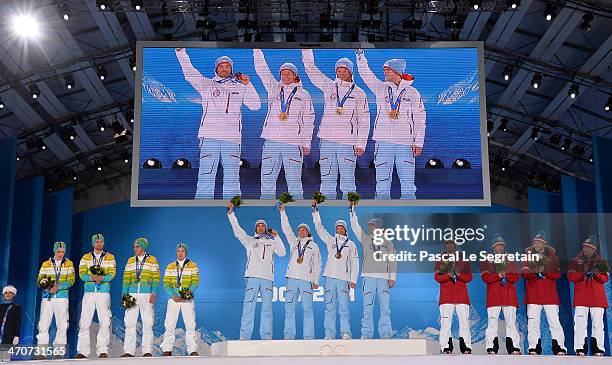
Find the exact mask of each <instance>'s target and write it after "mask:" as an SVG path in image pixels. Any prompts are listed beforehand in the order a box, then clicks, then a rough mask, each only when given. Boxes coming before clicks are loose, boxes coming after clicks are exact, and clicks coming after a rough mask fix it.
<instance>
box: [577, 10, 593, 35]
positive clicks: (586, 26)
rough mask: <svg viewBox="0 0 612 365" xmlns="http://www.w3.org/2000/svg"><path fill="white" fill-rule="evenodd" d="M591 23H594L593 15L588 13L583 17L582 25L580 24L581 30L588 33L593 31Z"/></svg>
mask: <svg viewBox="0 0 612 365" xmlns="http://www.w3.org/2000/svg"><path fill="white" fill-rule="evenodd" d="M591 21H593V14H591V13H586V14H584V15H583V16H582V23H580V29H582V30H584V31H585V32H588V31H590V30H591Z"/></svg>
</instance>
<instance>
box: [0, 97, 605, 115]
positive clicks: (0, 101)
mask: <svg viewBox="0 0 612 365" xmlns="http://www.w3.org/2000/svg"><path fill="white" fill-rule="evenodd" d="M3 107H4V105H3V104H2V99H0V109H2V108H3ZM610 107H612V96H609V97H608V102H607V103H606V105H604V110H605V111H607V112H609V111H610Z"/></svg>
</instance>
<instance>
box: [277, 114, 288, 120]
mask: <svg viewBox="0 0 612 365" xmlns="http://www.w3.org/2000/svg"><path fill="white" fill-rule="evenodd" d="M288 117H289V113H286V112H280V114H279V115H278V118H279V119H280V120H287V118H288Z"/></svg>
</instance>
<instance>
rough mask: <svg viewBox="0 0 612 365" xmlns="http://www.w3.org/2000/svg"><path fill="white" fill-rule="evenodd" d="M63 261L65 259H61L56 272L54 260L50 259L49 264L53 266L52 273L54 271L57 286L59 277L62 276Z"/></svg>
mask: <svg viewBox="0 0 612 365" xmlns="http://www.w3.org/2000/svg"><path fill="white" fill-rule="evenodd" d="M65 260H66V258H63V259H62V261H61V262H60V266H59V271H58V270H57V265H55V259H54V258H52V259H51V263H52V264H53V271H55V283H56V284H58V285H59V279H60V276H61V275H62V266H63V265H64V261H65Z"/></svg>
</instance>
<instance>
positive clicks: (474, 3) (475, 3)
mask: <svg viewBox="0 0 612 365" xmlns="http://www.w3.org/2000/svg"><path fill="white" fill-rule="evenodd" d="M470 6H471V7H472V9H474V10H478V9H480V7H481V6H482V0H470Z"/></svg>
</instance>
